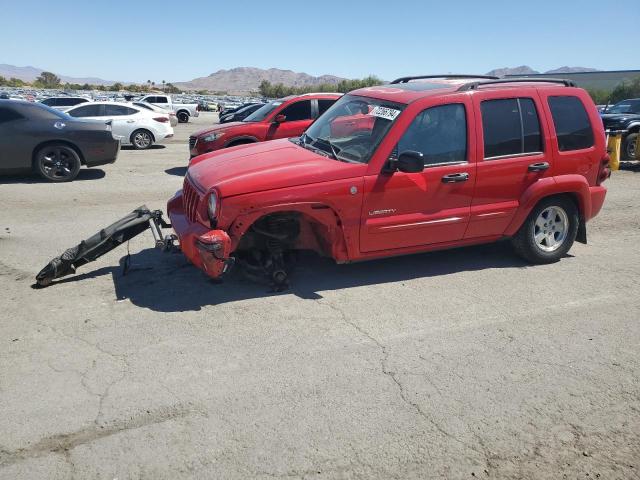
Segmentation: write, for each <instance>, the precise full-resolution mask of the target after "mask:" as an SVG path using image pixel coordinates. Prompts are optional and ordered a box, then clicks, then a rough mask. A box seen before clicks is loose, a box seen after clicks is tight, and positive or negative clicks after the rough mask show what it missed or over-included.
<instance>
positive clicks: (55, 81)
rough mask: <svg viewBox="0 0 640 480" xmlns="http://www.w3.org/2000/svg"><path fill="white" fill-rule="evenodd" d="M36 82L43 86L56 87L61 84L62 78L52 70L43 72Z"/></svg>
mask: <svg viewBox="0 0 640 480" xmlns="http://www.w3.org/2000/svg"><path fill="white" fill-rule="evenodd" d="M35 83H36V84H37V85H39V86H42V87H43V88H56V87H59V86H60V78H59V77H58V76H57V75H55V74H54V73H51V72H42V73H41V74H40V76H39V77H38V78H36V81H35Z"/></svg>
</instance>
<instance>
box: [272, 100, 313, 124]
mask: <svg viewBox="0 0 640 480" xmlns="http://www.w3.org/2000/svg"><path fill="white" fill-rule="evenodd" d="M280 114H281V115H284V116H285V117H287V118H286V119H285V122H295V121H298V120H311V100H302V101H301V102H295V103H292V104H291V105H289V106H288V107H285V108H284V109H283V110H282V111H281V112H280Z"/></svg>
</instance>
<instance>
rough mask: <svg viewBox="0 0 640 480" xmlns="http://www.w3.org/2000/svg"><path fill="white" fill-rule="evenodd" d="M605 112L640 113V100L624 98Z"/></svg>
mask: <svg viewBox="0 0 640 480" xmlns="http://www.w3.org/2000/svg"><path fill="white" fill-rule="evenodd" d="M605 113H634V114H636V113H640V100H623V101H621V102H618V103H616V104H615V105H613V106H612V107H609V108H607V110H606V112H605Z"/></svg>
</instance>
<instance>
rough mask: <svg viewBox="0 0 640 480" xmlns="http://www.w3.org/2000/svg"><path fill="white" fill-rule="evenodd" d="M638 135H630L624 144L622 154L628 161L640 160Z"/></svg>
mask: <svg viewBox="0 0 640 480" xmlns="http://www.w3.org/2000/svg"><path fill="white" fill-rule="evenodd" d="M637 142H638V133H637V132H636V133H630V134H629V135H627V138H625V139H624V141H623V142H622V154H623V155H624V157H625V159H626V160H640V158H638V144H637Z"/></svg>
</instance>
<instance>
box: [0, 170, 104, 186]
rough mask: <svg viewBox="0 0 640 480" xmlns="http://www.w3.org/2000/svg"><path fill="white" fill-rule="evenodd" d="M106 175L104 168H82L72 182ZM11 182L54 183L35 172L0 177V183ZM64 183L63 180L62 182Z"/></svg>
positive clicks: (95, 178) (97, 178)
mask: <svg viewBox="0 0 640 480" xmlns="http://www.w3.org/2000/svg"><path fill="white" fill-rule="evenodd" d="M105 175H106V173H105V171H104V170H101V169H99V168H82V169H81V170H80V172H79V173H78V176H77V177H76V178H74V179H73V180H72V181H73V182H78V181H84V180H99V179H101V178H104V176H105ZM13 183H24V184H32V183H54V182H50V181H49V180H45V179H44V178H42V177H40V176H39V175H36V174H31V175H29V174H22V175H10V176H6V177H0V185H10V184H13ZM63 183H64V182H63Z"/></svg>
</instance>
